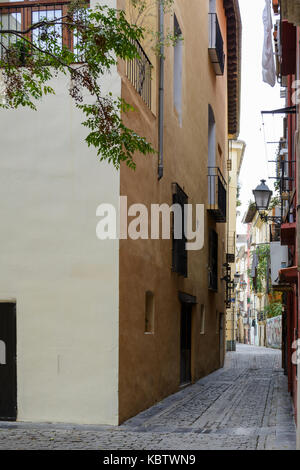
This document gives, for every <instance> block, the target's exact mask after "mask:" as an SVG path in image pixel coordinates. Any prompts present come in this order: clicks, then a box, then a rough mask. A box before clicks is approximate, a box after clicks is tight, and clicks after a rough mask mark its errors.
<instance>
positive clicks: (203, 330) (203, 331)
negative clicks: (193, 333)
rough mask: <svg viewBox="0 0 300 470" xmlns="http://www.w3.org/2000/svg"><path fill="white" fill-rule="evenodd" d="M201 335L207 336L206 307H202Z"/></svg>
mask: <svg viewBox="0 0 300 470" xmlns="http://www.w3.org/2000/svg"><path fill="white" fill-rule="evenodd" d="M200 334H201V335H204V334H205V306H204V305H203V304H202V305H200Z"/></svg>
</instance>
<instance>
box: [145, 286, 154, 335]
mask: <svg viewBox="0 0 300 470" xmlns="http://www.w3.org/2000/svg"><path fill="white" fill-rule="evenodd" d="M145 333H154V294H153V292H151V291H147V292H146V295H145Z"/></svg>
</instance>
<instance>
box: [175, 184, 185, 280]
mask: <svg viewBox="0 0 300 470" xmlns="http://www.w3.org/2000/svg"><path fill="white" fill-rule="evenodd" d="M187 203H188V197H187V195H186V194H185V192H184V191H183V190H182V189H181V188H180V186H178V184H177V183H174V184H173V205H176V206H177V207H178V206H179V208H180V211H177V210H176V211H174V214H173V251H172V255H173V256H172V257H173V260H172V269H173V271H174V272H176V273H178V274H181V275H182V276H184V277H187V250H186V238H185V234H184V225H185V220H186V217H187V211H186V210H185V204H187Z"/></svg>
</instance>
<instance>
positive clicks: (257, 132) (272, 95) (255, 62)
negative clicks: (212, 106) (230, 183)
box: [237, 0, 285, 233]
mask: <svg viewBox="0 0 300 470" xmlns="http://www.w3.org/2000/svg"><path fill="white" fill-rule="evenodd" d="M239 4H240V10H241V17H242V27H243V37H242V84H241V86H242V90H241V128H240V135H239V140H243V141H244V142H245V143H246V151H245V156H244V161H243V165H242V169H241V173H240V179H239V181H240V185H241V195H240V199H241V201H242V206H241V207H240V208H239V210H240V213H241V216H240V217H239V219H238V226H237V232H238V233H245V232H246V226H245V225H244V224H242V223H241V219H242V217H243V216H244V214H245V212H246V210H247V207H248V203H249V201H250V199H252V200H254V198H253V194H252V190H253V189H255V188H256V186H257V185H258V184H259V182H260V180H261V179H266V180H267V184H268V186H269V187H270V189H273V184H274V180H272V179H269V180H268V177H272V176H273V177H274V176H275V168H276V167H275V164H274V163H268V160H274V159H275V158H274V157H275V156H276V150H277V146H276V145H270V144H266V142H267V141H272V142H273V141H278V140H279V139H280V137H281V136H282V133H283V123H282V115H275V116H273V115H265V116H264V118H263V119H264V125H263V124H262V116H261V111H262V110H271V109H277V108H282V107H284V106H285V101H284V100H283V99H281V98H280V85H279V84H276V86H275V87H274V88H272V87H271V86H270V85H268V84H266V83H264V82H263V80H262V51H263V40H264V28H263V20H262V14H263V9H264V6H265V0H251V2H249V0H239ZM275 18H276V17H275Z"/></svg>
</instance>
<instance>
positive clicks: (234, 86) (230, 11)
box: [223, 0, 242, 138]
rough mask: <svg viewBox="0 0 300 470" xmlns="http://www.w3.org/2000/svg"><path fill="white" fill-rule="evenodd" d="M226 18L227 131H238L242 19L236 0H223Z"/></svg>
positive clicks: (235, 135) (233, 135)
mask: <svg viewBox="0 0 300 470" xmlns="http://www.w3.org/2000/svg"><path fill="white" fill-rule="evenodd" d="M223 4H224V9H225V14H226V18H227V69H228V133H229V134H230V135H231V136H232V137H233V138H237V137H238V135H239V132H240V97H241V55H242V54H241V51H242V21H241V14H240V8H239V2H238V0H223Z"/></svg>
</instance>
